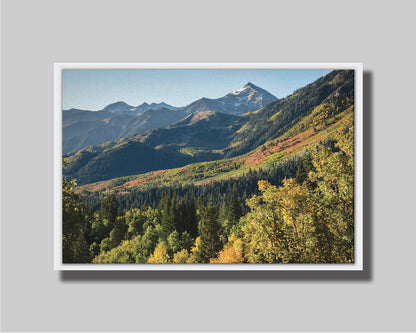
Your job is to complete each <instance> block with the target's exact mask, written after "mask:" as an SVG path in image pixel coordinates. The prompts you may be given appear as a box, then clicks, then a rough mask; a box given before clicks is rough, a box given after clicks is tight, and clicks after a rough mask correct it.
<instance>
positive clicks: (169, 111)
mask: <svg viewBox="0 0 416 333" xmlns="http://www.w3.org/2000/svg"><path fill="white" fill-rule="evenodd" d="M275 100H276V97H275V96H273V95H272V94H270V93H269V92H267V91H266V90H264V89H262V88H259V87H257V86H255V85H254V84H252V83H250V82H249V83H247V84H246V85H244V87H242V88H241V89H238V90H236V91H233V92H231V93H229V94H227V95H225V96H224V97H221V98H218V99H208V98H201V99H199V100H197V101H195V102H193V103H191V104H189V105H188V106H186V107H181V108H176V107H174V106H172V105H169V104H167V103H164V102H161V103H151V104H148V103H146V102H145V103H142V104H140V105H138V106H132V105H129V104H127V103H125V102H116V103H112V104H109V105H107V106H106V107H105V108H103V109H102V110H100V111H87V110H77V109H71V110H65V111H64V112H63V127H64V128H63V153H64V154H66V153H69V152H71V151H75V150H79V149H82V148H85V147H88V146H90V145H99V144H103V143H105V142H107V141H111V140H116V139H121V138H124V137H127V136H132V135H136V134H138V133H142V132H144V131H147V130H150V129H155V128H163V127H166V126H170V125H173V124H174V123H176V122H178V121H179V120H181V119H182V118H184V117H186V116H187V115H189V114H193V113H196V112H201V111H215V112H221V113H225V114H232V115H239V114H242V113H246V112H250V111H255V110H258V109H260V108H262V107H263V106H265V105H267V104H268V103H270V102H272V101H275ZM217 140H219V139H218V138H217Z"/></svg>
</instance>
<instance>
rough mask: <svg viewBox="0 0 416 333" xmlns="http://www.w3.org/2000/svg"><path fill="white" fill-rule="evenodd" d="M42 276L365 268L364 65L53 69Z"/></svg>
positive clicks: (63, 65) (84, 66)
mask: <svg viewBox="0 0 416 333" xmlns="http://www.w3.org/2000/svg"><path fill="white" fill-rule="evenodd" d="M54 79H55V85H54V89H55V101H54V117H55V118H54V130H55V134H54V163H55V168H54V186H55V193H54V195H55V203H54V207H55V211H54V268H55V270H100V271H103V270H162V271H163V270H193V271H195V270H238V271H241V270H253V271H254V270H292V271H293V270H304V271H307V270H321V271H322V270H328V271H333V270H346V271H347V270H349V271H359V270H362V269H363V235H362V233H363V220H362V191H363V188H362V183H363V182H362V161H363V159H362V153H363V149H362V147H363V142H362V140H363V135H362V113H363V103H362V98H363V92H362V89H363V88H362V87H363V84H362V79H363V69H362V64H361V63H56V64H55V78H54Z"/></svg>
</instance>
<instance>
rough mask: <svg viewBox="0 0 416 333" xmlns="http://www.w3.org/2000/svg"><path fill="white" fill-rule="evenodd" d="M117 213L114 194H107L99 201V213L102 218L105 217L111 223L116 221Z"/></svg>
mask: <svg viewBox="0 0 416 333" xmlns="http://www.w3.org/2000/svg"><path fill="white" fill-rule="evenodd" d="M117 213H118V205H117V200H116V197H115V196H114V194H109V195H107V196H106V197H105V198H104V200H103V201H102V203H101V211H100V214H101V216H102V218H104V219H107V220H108V221H109V222H110V224H111V225H114V224H115V222H116V218H117Z"/></svg>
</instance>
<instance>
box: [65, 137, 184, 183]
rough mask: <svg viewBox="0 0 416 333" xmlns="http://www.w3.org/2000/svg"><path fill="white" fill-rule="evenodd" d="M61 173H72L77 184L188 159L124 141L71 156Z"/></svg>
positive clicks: (156, 167) (182, 163) (177, 164)
mask: <svg viewBox="0 0 416 333" xmlns="http://www.w3.org/2000/svg"><path fill="white" fill-rule="evenodd" d="M70 161H71V163H70V165H69V166H68V167H64V169H63V171H64V176H66V177H68V176H69V175H71V176H75V177H76V179H77V182H78V183H79V184H84V183H90V182H94V181H99V180H102V179H111V178H115V177H119V176H126V175H134V174H138V173H143V172H147V171H149V170H159V168H160V166H161V165H163V166H164V167H168V168H174V167H178V166H183V165H186V164H188V163H189V162H190V158H189V157H187V156H185V155H182V154H179V153H175V152H170V151H163V150H158V149H154V148H152V147H149V146H147V145H145V144H142V143H140V142H137V141H123V142H120V143H118V144H117V145H116V146H114V147H109V148H105V149H98V150H97V151H92V150H88V149H85V150H81V151H79V152H77V153H76V154H75V155H73V156H72V157H70Z"/></svg>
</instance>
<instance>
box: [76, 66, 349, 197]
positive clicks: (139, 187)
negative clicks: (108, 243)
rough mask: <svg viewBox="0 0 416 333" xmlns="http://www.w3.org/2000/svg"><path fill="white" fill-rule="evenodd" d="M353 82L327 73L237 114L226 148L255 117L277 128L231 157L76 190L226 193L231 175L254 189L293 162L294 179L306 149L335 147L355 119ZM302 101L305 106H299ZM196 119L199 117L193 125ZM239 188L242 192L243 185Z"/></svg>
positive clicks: (87, 193) (86, 193)
mask: <svg viewBox="0 0 416 333" xmlns="http://www.w3.org/2000/svg"><path fill="white" fill-rule="evenodd" d="M353 82H354V75H353V72H352V71H335V72H331V73H330V74H328V76H326V77H324V79H322V80H321V79H320V80H318V81H315V82H314V83H313V84H311V85H308V86H306V87H304V88H302V89H300V90H298V91H297V92H295V93H294V94H293V95H291V96H289V97H287V99H286V100H285V101H284V103H283V104H278V105H274V106H273V105H269V106H267V107H266V108H263V109H262V110H260V111H258V112H256V113H252V114H250V115H246V116H245V117H241V118H245V119H246V120H247V121H246V122H245V123H244V124H241V126H240V128H239V129H238V130H237V131H235V132H234V133H235V135H234V136H233V138H234V139H233V140H235V139H237V141H232V142H231V143H230V145H229V148H231V149H232V147H233V146H235V145H236V144H237V147H238V141H239V140H241V138H242V137H243V136H244V135H247V134H248V133H247V131H250V130H253V129H256V130H257V129H259V128H258V126H259V124H260V121H262V122H263V124H264V122H266V124H264V125H265V131H266V132H265V133H268V132H269V131H271V129H275V126H276V125H277V124H280V126H281V127H279V129H278V130H277V132H274V134H271V133H269V134H267V135H269V138H268V139H267V140H266V141H265V142H264V143H263V144H260V145H258V146H257V147H255V148H253V149H252V150H250V151H248V152H247V153H244V154H240V155H237V156H235V157H231V158H224V157H226V154H224V155H222V157H221V159H216V160H211V161H209V160H207V161H206V162H200V163H192V164H187V165H185V166H183V167H179V168H174V169H169V168H162V167H159V169H158V170H159V171H157V172H152V171H151V170H149V171H150V172H147V173H142V174H137V175H134V176H129V177H120V178H114V179H109V180H103V181H100V182H95V183H92V184H86V185H82V186H80V187H79V188H78V193H79V194H81V195H82V196H83V198H84V199H85V200H87V201H88V202H90V203H93V202H97V200H98V199H99V198H101V197H102V195H103V194H104V193H105V192H108V191H111V192H112V193H114V194H116V195H118V198H120V200H126V198H129V199H130V200H132V199H133V198H138V197H140V196H142V195H145V194H146V193H155V192H156V191H159V192H163V191H169V190H175V189H178V191H181V189H184V188H186V187H188V186H190V187H188V188H191V190H192V188H195V189H196V191H199V192H204V191H206V190H207V191H209V186H210V184H217V185H216V186H217V188H222V190H223V191H226V189H227V187H228V188H232V186H233V185H232V182H230V179H232V180H235V182H238V179H242V178H244V177H245V184H246V185H247V183H248V182H251V183H252V186H253V187H254V188H257V180H259V179H269V180H271V181H276V179H280V181H281V180H282V179H284V178H285V172H284V168H283V169H282V168H280V166H285V165H292V167H293V166H295V169H294V172H293V170H292V173H291V174H292V176H291V177H293V175H294V174H296V170H297V166H298V162H296V161H300V160H301V159H302V156H305V155H306V156H307V155H308V154H309V153H308V151H309V152H310V150H311V149H313V148H314V147H316V146H317V145H324V146H326V147H327V148H330V149H332V150H333V151H337V146H336V144H335V143H336V142H337V141H336V140H335V139H334V137H336V135H339V133H347V132H348V131H347V132H345V131H346V130H347V129H348V128H351V126H352V125H353V123H354V85H353ZM304 105H308V107H306V108H303V106H304ZM277 106H279V107H278V108H277ZM275 108H276V109H275ZM305 110H306V111H305ZM289 111H290V112H289ZM297 112H300V114H298V115H297V116H294V118H292V119H291V118H290V117H288V114H297ZM197 117H198V115H197ZM192 118H193V117H192ZM192 118H191V117H190V118H187V120H188V123H189V124H192V122H193V121H192ZM197 123H198V120H197V121H196V123H194V124H197ZM267 123H270V124H267ZM191 126H192V125H191ZM336 133H338V134H336ZM240 134H241V137H240V136H239V135H240ZM255 134H256V133H254V135H255ZM259 135H260V136H259ZM257 136H258V138H257V141H258V142H261V140H260V139H261V133H257ZM224 151H225V150H224ZM288 163H289V164H288ZM256 173H261V174H262V176H261V178H258V177H256ZM271 175H273V176H272V178H270V177H271ZM273 177H274V178H273ZM242 191H245V190H244V187H243V188H242ZM208 193H209V192H208ZM215 193H216V195H218V194H217V192H215ZM123 198H124V199H123ZM147 198H149V196H148V197H147Z"/></svg>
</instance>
